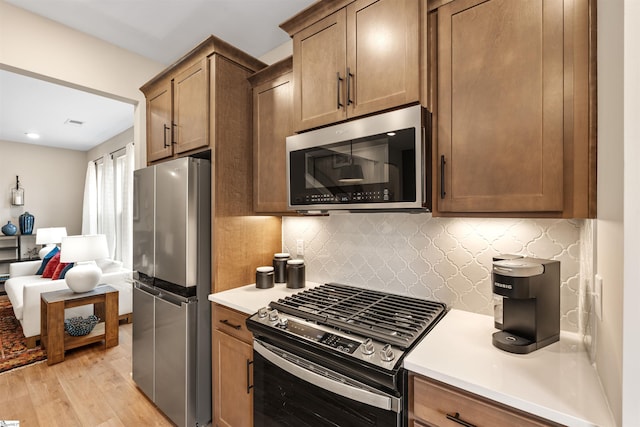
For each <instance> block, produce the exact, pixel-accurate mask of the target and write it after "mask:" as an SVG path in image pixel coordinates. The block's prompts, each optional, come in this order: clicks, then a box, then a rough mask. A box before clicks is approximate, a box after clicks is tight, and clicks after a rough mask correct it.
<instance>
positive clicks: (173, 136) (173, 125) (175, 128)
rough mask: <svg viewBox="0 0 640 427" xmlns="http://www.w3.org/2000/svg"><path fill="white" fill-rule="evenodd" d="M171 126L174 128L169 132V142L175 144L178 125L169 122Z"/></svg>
mask: <svg viewBox="0 0 640 427" xmlns="http://www.w3.org/2000/svg"><path fill="white" fill-rule="evenodd" d="M171 126H172V127H173V129H174V130H173V132H171V134H172V138H171V143H172V144H177V143H178V125H177V124H175V123H171Z"/></svg>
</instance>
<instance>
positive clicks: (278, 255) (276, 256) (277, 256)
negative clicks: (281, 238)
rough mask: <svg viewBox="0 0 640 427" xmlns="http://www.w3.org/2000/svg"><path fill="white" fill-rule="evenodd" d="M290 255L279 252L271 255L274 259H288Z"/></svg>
mask: <svg viewBox="0 0 640 427" xmlns="http://www.w3.org/2000/svg"><path fill="white" fill-rule="evenodd" d="M290 256H291V255H290V254H288V253H286V252H281V253H278V254H273V257H274V258H289V257H290Z"/></svg>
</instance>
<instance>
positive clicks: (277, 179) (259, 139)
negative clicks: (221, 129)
mask: <svg viewBox="0 0 640 427" xmlns="http://www.w3.org/2000/svg"><path fill="white" fill-rule="evenodd" d="M292 77H293V73H291V72H289V73H287V74H286V75H283V76H280V77H278V78H277V79H275V80H272V81H269V82H266V83H263V84H261V85H259V86H256V87H255V88H254V89H253V208H254V210H255V211H256V212H261V213H266V212H286V210H287V176H286V173H287V171H286V166H285V161H286V150H285V148H286V146H285V145H286V137H287V136H289V135H291V134H293V97H292V89H291V87H292V83H291V80H292Z"/></svg>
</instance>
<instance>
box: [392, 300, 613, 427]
mask: <svg viewBox="0 0 640 427" xmlns="http://www.w3.org/2000/svg"><path fill="white" fill-rule="evenodd" d="M495 331H496V329H495V328H494V326H493V317H491V316H485V315H481V314H475V313H470V312H466V311H460V310H451V311H449V313H447V315H446V316H445V317H444V318H443V319H442V320H441V321H440V322H439V323H438V325H436V326H435V328H434V329H433V330H432V331H431V332H430V333H429V334H428V335H427V336H426V337H425V338H424V339H423V340H422V342H420V343H419V344H418V345H417V346H416V347H415V348H414V349H413V350H412V351H411V353H410V354H409V355H408V356H406V357H405V359H404V367H405V368H406V369H408V370H410V371H413V372H415V373H418V374H421V375H424V376H427V377H430V378H433V379H435V380H439V381H442V382H444V383H447V384H450V385H452V386H455V387H458V388H460V389H463V390H467V391H469V392H471V393H475V394H477V395H480V396H484V397H486V398H488V399H491V400H494V401H497V402H501V403H504V404H506V405H509V406H512V407H514V408H518V409H521V410H523V411H526V412H529V413H531V414H535V415H538V416H540V417H543V418H546V419H549V420H552V421H555V422H558V423H560V424H565V425H567V426H572V427H573V426H601V427H610V426H614V425H615V422H614V420H613V417H612V415H611V412H610V410H609V408H608V406H607V403H606V399H605V396H604V392H603V391H602V387H601V384H600V381H599V379H598V376H597V374H596V371H595V369H594V368H593V366H592V365H591V364H590V362H589V357H588V355H587V353H586V350H585V349H584V346H583V345H582V342H581V341H580V337H579V336H578V335H577V334H571V333H564V332H561V334H560V341H559V342H556V343H554V344H551V345H549V346H547V347H544V348H542V349H539V350H536V351H534V352H532V353H529V354H512V353H508V352H505V351H502V350H500V349H498V348H496V347H494V346H493V344H492V343H491V335H492V334H493V332H495Z"/></svg>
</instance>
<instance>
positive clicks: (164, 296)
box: [157, 291, 195, 307]
mask: <svg viewBox="0 0 640 427" xmlns="http://www.w3.org/2000/svg"><path fill="white" fill-rule="evenodd" d="M157 297H158V298H160V299H161V300H162V301H166V302H168V303H169V304H173V305H175V306H177V307H182V306H183V305H187V304H191V303H194V302H195V301H188V300H185V299H183V298H181V297H179V296H177V295H174V294H171V293H168V292H162V291H160V293H159V294H158V295H157Z"/></svg>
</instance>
